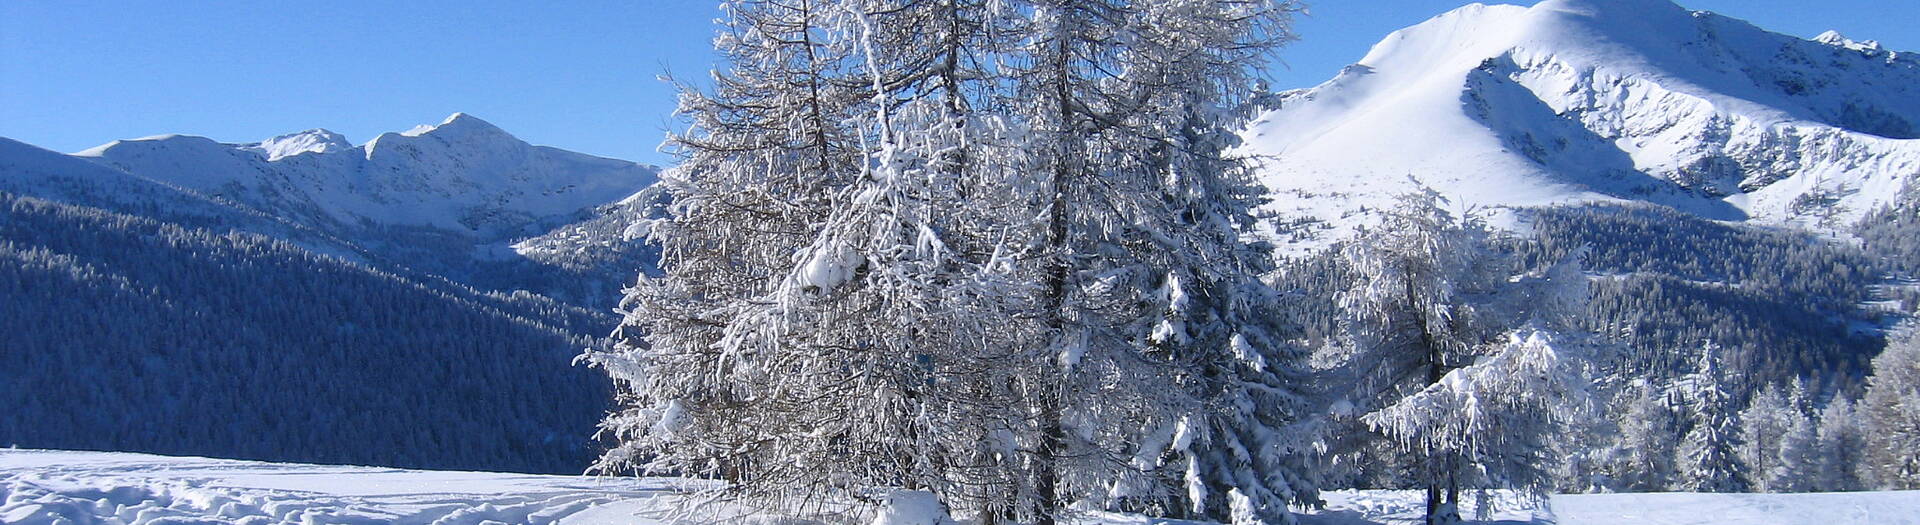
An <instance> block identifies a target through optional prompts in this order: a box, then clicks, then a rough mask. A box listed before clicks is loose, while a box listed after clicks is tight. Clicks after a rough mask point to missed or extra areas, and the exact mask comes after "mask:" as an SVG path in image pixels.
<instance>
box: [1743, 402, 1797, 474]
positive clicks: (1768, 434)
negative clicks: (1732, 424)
mask: <svg viewBox="0 0 1920 525" xmlns="http://www.w3.org/2000/svg"><path fill="white" fill-rule="evenodd" d="M1752 397H1753V398H1752V399H1751V400H1749V401H1748V403H1747V408H1746V409H1745V410H1741V411H1740V414H1739V421H1740V447H1739V451H1740V462H1741V464H1743V465H1745V466H1746V467H1747V469H1748V472H1749V473H1751V474H1752V479H1753V490H1754V491H1755V492H1775V491H1777V490H1778V489H1776V488H1774V487H1773V483H1772V481H1773V475H1772V472H1773V471H1774V470H1775V469H1777V468H1779V467H1780V464H1779V456H1780V445H1781V440H1782V439H1784V438H1785V437H1786V435H1787V430H1788V429H1789V428H1790V426H1791V424H1792V422H1793V416H1794V415H1797V414H1799V411H1798V410H1794V409H1793V408H1792V407H1789V406H1787V398H1786V396H1784V395H1781V393H1780V389H1779V388H1775V387H1774V386H1773V385H1767V386H1766V387H1763V388H1761V389H1760V391H1759V392H1756V393H1755V394H1754V395H1753V396H1752Z"/></svg>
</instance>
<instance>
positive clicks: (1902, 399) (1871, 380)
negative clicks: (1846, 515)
mask: <svg viewBox="0 0 1920 525" xmlns="http://www.w3.org/2000/svg"><path fill="white" fill-rule="evenodd" d="M1856 408H1857V409H1858V414H1860V415H1861V416H1862V419H1863V420H1864V421H1863V422H1862V426H1863V427H1864V428H1865V430H1866V438H1867V439H1866V443H1867V447H1866V454H1865V457H1863V458H1861V460H1862V462H1863V466H1864V469H1863V470H1864V471H1865V472H1866V473H1867V474H1868V479H1869V482H1870V483H1872V485H1873V486H1874V488H1878V489H1882V490H1905V489H1920V327H1914V326H1908V327H1906V329H1905V330H1904V331H1903V332H1902V333H1901V334H1899V335H1896V336H1894V337H1890V338H1889V341H1888V343H1887V349H1886V350H1884V351H1882V352H1881V353H1880V355H1879V356H1878V357H1875V358H1873V375H1872V376H1871V377H1868V378H1867V393H1866V396H1865V397H1862V398H1861V399H1860V404H1859V406H1858V407H1856Z"/></svg>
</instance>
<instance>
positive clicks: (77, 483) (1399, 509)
mask: <svg viewBox="0 0 1920 525" xmlns="http://www.w3.org/2000/svg"><path fill="white" fill-rule="evenodd" d="M678 488H680V487H679V486H678V484H677V483H676V482H675V481H673V480H664V479H621V478H591V477H577V476H536V475H526V474H503V473H490V472H440V471H420V470H402V469H392V468H381V467H350V466H328V465H299V464H285V463H262V462H256V461H234V460H225V459H206V458H182V457H166V456H153V455H146V454H127V453H117V452H67V451H46V450H0V523H4V524H9V525H28V524H34V525H38V524H47V525H53V524H74V525H85V524H93V523H99V524H123V525H136V524H138V525H186V524H198V525H205V524H247V525H264V524H270V523H300V524H354V525H362V524H387V523H392V524H421V525H426V524H434V525H457V524H473V525H479V524H488V523H528V524H572V525H596V524H609V525H611V524H659V523H668V522H667V521H662V520H661V519H658V518H659V511H661V510H662V509H665V508H667V507H668V506H669V505H671V504H672V503H674V502H675V501H676V500H677V498H676V496H675V494H676V492H677V489H678ZM1325 498H1326V500H1327V502H1328V506H1327V508H1325V509H1320V510H1314V511H1309V512H1307V515H1306V516H1305V517H1304V519H1303V520H1302V521H1303V522H1305V523H1306V524H1307V525H1372V524H1379V525H1388V524H1393V525H1398V524H1412V523H1419V522H1420V511H1421V508H1422V507H1421V502H1420V494H1419V493H1418V492H1415V491H1352V490H1343V491H1332V492H1328V493H1326V494H1325ZM1472 499H1473V498H1469V500H1470V501H1469V503H1470V504H1469V505H1468V506H1467V507H1466V508H1465V509H1463V514H1464V515H1465V516H1466V517H1467V518H1468V519H1469V520H1473V519H1477V518H1480V517H1482V516H1481V515H1480V514H1479V513H1478V512H1476V510H1477V509H1476V507H1477V506H1476V505H1473V504H1471V503H1474V502H1473V501H1471V500H1472ZM1492 503H1493V505H1492V509H1491V512H1490V513H1488V514H1487V515H1485V516H1484V518H1485V519H1486V520H1487V521H1486V523H1499V524H1542V525H1545V524H1558V525H1600V524H1636V525H1680V524H1726V525H1744V524H1752V525H1854V524H1857V525H1913V524H1920V492H1864V493H1848V494H1604V495H1570V496H1555V497H1553V498H1552V499H1551V501H1550V502H1548V503H1547V504H1544V505H1542V504H1539V503H1536V502H1531V501H1528V500H1527V499H1526V498H1521V497H1517V496H1513V495H1510V494H1500V495H1497V496H1496V497H1494V498H1493V499H1492ZM700 521H711V520H700ZM743 521H745V522H749V523H751V522H757V521H758V520H743ZM1084 522H1085V523H1124V524H1143V525H1144V524H1150V523H1157V524H1170V523H1175V522H1168V521H1164V520H1153V519H1147V518H1141V517H1137V516H1123V515H1112V514H1099V515H1093V516H1087V517H1086V519H1085V520H1084Z"/></svg>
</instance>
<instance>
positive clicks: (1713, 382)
mask: <svg viewBox="0 0 1920 525" xmlns="http://www.w3.org/2000/svg"><path fill="white" fill-rule="evenodd" d="M1723 373H1724V372H1723V371H1722V370H1721V366H1720V348H1719V346H1718V345H1715V344H1713V343H1711V342H1709V343H1707V344H1706V346H1705V347H1704V348H1702V349H1701V352H1700V361H1699V365H1698V366H1697V367H1696V369H1695V371H1694V372H1693V373H1692V374H1688V375H1687V376H1686V377H1683V378H1681V379H1680V381H1679V382H1678V384H1677V385H1676V386H1677V387H1679V388H1680V390H1681V392H1682V393H1683V395H1685V396H1686V400H1687V410H1688V416H1689V420H1690V421H1689V428H1688V430H1687V433H1686V436H1685V437H1683V438H1681V440H1680V449H1679V457H1678V458H1676V460H1675V463H1677V465H1676V469H1677V470H1678V471H1679V472H1678V473H1679V479H1678V483H1677V484H1676V486H1675V487H1674V488H1677V489H1680V490H1685V491H1689V492H1746V491H1747V490H1748V488H1749V487H1750V486H1751V485H1750V484H1748V482H1747V469H1746V466H1745V465H1743V464H1741V462H1740V457H1739V452H1738V447H1739V441H1738V440H1739V436H1738V435H1737V433H1738V432H1739V429H1737V428H1735V424H1734V421H1733V417H1732V413H1733V409H1732V407H1731V406H1730V405H1731V404H1732V401H1731V395H1730V394H1729V393H1728V392H1727V388H1726V379H1725V378H1724V377H1722V374H1723Z"/></svg>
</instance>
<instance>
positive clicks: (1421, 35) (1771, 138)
mask: <svg viewBox="0 0 1920 525" xmlns="http://www.w3.org/2000/svg"><path fill="white" fill-rule="evenodd" d="M1278 105H1279V106H1278V109H1276V110H1274V111H1271V112H1269V113H1268V114H1266V115H1264V116H1262V117H1261V119H1260V121H1259V122H1258V123H1257V124H1256V125H1255V126H1253V127H1252V128H1251V129H1250V130H1249V131H1248V132H1247V133H1246V137H1247V139H1248V142H1249V149H1250V150H1251V151H1252V152H1255V153H1260V154H1264V155H1271V156H1272V159H1273V160H1272V163H1271V166H1270V168H1269V169H1268V171H1267V175H1266V177H1265V181H1266V183H1267V184H1268V185H1270V186H1271V187H1272V188H1273V189H1274V190H1275V191H1276V193H1277V194H1276V199H1277V202H1276V203H1275V204H1274V205H1273V209H1274V210H1275V211H1276V212H1279V213H1280V214H1282V215H1283V216H1290V217H1309V216H1310V217H1315V218H1318V219H1319V220H1322V221H1327V222H1328V223H1329V225H1330V226H1333V227H1334V228H1335V230H1336V232H1328V233H1337V230H1339V229H1342V228H1344V227H1347V226H1351V225H1352V224H1355V223H1358V222H1362V221H1364V220H1365V219H1364V214H1362V213H1359V212H1361V211H1362V210H1363V209H1365V208H1367V207H1376V206H1379V205H1381V204H1384V203H1385V202H1386V199H1388V198H1390V196H1391V194H1393V193H1397V192H1401V191H1405V190H1406V189H1408V188H1411V187H1412V185H1413V184H1414V183H1413V182H1412V180H1418V181H1419V183H1420V184H1425V185H1428V186H1431V187H1434V188H1436V189H1438V190H1440V191H1441V192H1443V193H1445V194H1447V195H1449V196H1452V197H1454V198H1455V199H1456V201H1458V202H1459V203H1460V204H1462V205H1478V206H1530V205H1542V204H1554V203H1566V202H1577V201H1595V200H1603V201H1604V200H1621V201H1642V202H1650V203H1655V204H1661V205H1666V206H1671V207H1674V208H1676V209H1679V210H1682V211H1685V212H1688V213H1691V214H1694V215H1698V216H1701V217H1704V218H1709V219H1715V220H1733V221H1754V222H1757V223H1761V224H1793V225H1801V226H1807V227H1814V228H1817V229H1822V230H1832V229H1837V228H1839V227H1843V226H1844V225H1846V224H1848V223H1851V222H1852V221H1853V220H1855V219H1857V218H1858V217H1860V216H1861V215H1862V214H1864V213H1866V212H1868V211H1869V210H1871V209H1873V208H1875V207H1877V206H1879V205H1881V204H1883V203H1885V202H1887V201H1888V200H1890V199H1892V198H1893V197H1894V195H1895V194H1896V193H1897V192H1898V191H1899V189H1900V188H1901V187H1902V185H1903V184H1907V183H1909V182H1910V181H1911V180H1912V179H1913V178H1914V177H1915V174H1916V173H1920V140H1914V139H1915V137H1920V58H1916V57H1915V56H1914V55H1911V54H1906V53H1895V52H1890V51H1885V50H1881V49H1879V48H1878V47H1877V46H1874V45H1870V44H1861V43H1856V42H1852V41H1849V40H1846V39H1844V38H1842V37H1839V36H1837V35H1833V34H1829V35H1823V36H1822V38H1820V39H1817V40H1811V41H1810V40H1801V39H1798V38H1793V37H1789V36H1785V35H1779V34H1774V33H1769V32H1766V31H1763V30H1761V29H1759V28H1756V27H1754V26H1752V25H1749V24H1747V23H1745V22H1742V21H1739V20H1735V19H1731V18H1727V17H1723V16H1719V15H1714V14H1711V13H1705V12H1690V11H1687V10H1685V9H1683V8H1681V7H1679V6H1677V5H1674V4H1672V3H1670V2H1668V1H1667V0H1546V1H1543V2H1540V3H1539V4H1538V5H1535V6H1533V7H1530V8H1529V7H1519V6H1508V5H1494V6H1488V5H1479V4H1475V5H1469V6H1466V7H1462V8H1460V9H1457V10H1454V11H1452V12H1449V13H1446V14H1444V15H1441V16H1439V17H1436V18H1434V19H1432V20H1429V21H1427V22H1424V23H1422V24H1419V25H1417V26H1414V27H1411V28H1407V29H1404V30H1401V31H1399V32H1396V33H1393V34H1392V35H1390V36H1388V37H1387V38H1386V39H1385V40H1384V41H1382V42H1380V43H1379V44H1378V45H1376V46H1375V47H1374V48H1373V50H1372V51H1371V52H1370V53H1368V54H1367V56H1366V57H1365V58H1363V59H1361V60H1360V62H1359V63H1357V64H1354V65H1352V66H1349V67H1348V68H1346V69H1345V70H1344V71H1343V72H1341V73H1340V74H1339V75H1338V76H1337V77H1335V78H1334V79H1333V80H1330V81H1328V82H1326V83H1325V84H1322V85H1320V86H1318V87H1314V88H1312V89H1305V90H1298V91H1293V92H1289V93H1285V94H1283V95H1281V96H1280V97H1278ZM1333 236H1334V235H1321V236H1320V239H1321V240H1325V239H1327V238H1330V237H1333ZM1306 244H1308V245H1311V244H1315V243H1306Z"/></svg>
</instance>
